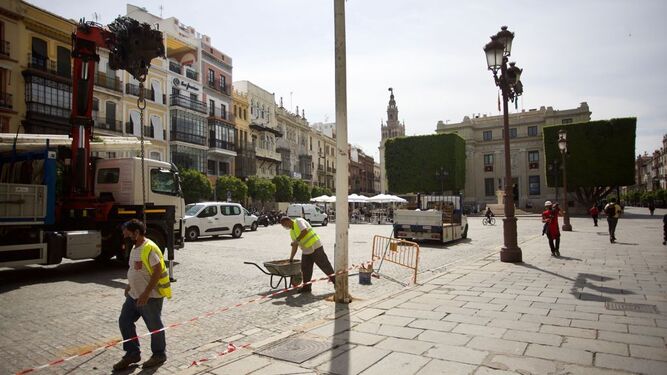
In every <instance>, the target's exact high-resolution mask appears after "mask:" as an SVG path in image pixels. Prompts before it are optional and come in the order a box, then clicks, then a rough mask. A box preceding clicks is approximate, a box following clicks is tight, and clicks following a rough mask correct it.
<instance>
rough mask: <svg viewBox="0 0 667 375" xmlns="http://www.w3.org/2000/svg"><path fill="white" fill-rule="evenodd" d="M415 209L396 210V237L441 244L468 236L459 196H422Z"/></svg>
mask: <svg viewBox="0 0 667 375" xmlns="http://www.w3.org/2000/svg"><path fill="white" fill-rule="evenodd" d="M417 199H418V204H417V208H416V209H397V210H394V237H395V238H401V239H406V240H416V241H424V240H430V241H439V242H442V243H446V242H450V241H455V240H460V239H463V238H467V237H468V219H467V217H466V215H465V214H464V213H463V210H462V205H461V203H462V198H461V197H460V196H443V195H419V197H418V198H417Z"/></svg>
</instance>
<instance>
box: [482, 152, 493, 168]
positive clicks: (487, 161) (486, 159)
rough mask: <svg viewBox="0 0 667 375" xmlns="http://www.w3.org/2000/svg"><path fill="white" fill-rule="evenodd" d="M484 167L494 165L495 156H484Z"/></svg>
mask: <svg viewBox="0 0 667 375" xmlns="http://www.w3.org/2000/svg"><path fill="white" fill-rule="evenodd" d="M484 165H493V154H484Z"/></svg>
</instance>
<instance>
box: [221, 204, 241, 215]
mask: <svg viewBox="0 0 667 375" xmlns="http://www.w3.org/2000/svg"><path fill="white" fill-rule="evenodd" d="M220 212H221V213H222V214H223V215H225V216H234V215H240V214H241V209H240V208H239V207H238V206H220Z"/></svg>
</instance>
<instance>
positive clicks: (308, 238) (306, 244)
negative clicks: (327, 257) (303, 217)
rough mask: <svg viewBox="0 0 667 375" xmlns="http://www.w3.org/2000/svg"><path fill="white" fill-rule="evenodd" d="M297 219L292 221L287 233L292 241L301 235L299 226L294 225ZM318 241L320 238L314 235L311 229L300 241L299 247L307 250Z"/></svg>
mask: <svg viewBox="0 0 667 375" xmlns="http://www.w3.org/2000/svg"><path fill="white" fill-rule="evenodd" d="M296 220H297V219H294V220H293V221H292V229H291V230H290V231H289V234H290V237H291V238H292V241H296V239H297V238H299V236H300V235H301V228H299V225H298V224H297V223H296ZM319 239H320V236H318V235H317V233H315V231H314V230H313V228H312V227H311V228H310V233H308V234H307V235H305V236H304V237H303V238H302V239H301V240H300V241H299V245H300V246H301V248H302V249H308V248H310V247H312V246H313V245H314V244H315V242H317V241H318V240H319Z"/></svg>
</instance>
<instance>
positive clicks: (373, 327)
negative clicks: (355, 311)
mask: <svg viewBox="0 0 667 375" xmlns="http://www.w3.org/2000/svg"><path fill="white" fill-rule="evenodd" d="M350 330H351V331H357V332H366V333H378V331H379V330H380V324H377V323H371V322H364V323H361V324H359V325H356V326H354V327H352V328H350ZM311 333H315V331H311ZM339 333H340V332H339ZM320 336H321V335H320ZM324 337H327V336H324ZM329 337H331V336H329Z"/></svg>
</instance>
